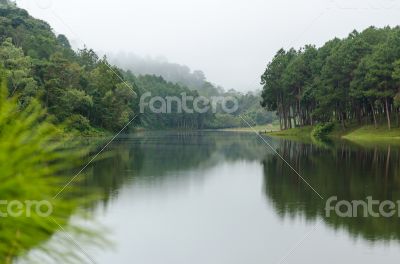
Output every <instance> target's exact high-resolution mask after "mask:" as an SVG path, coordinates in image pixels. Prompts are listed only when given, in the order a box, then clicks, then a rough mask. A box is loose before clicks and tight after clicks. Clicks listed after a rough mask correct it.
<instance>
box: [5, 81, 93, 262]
mask: <svg viewBox="0 0 400 264" xmlns="http://www.w3.org/2000/svg"><path fill="white" fill-rule="evenodd" d="M6 79H7V78H6V76H4V74H2V76H1V77H0V83H1V87H0V183H1V184H0V215H1V216H0V262H1V263H14V262H15V261H16V259H18V258H19V257H21V256H24V255H26V254H27V252H28V251H29V250H31V249H33V248H35V249H36V251H41V252H42V253H41V254H39V255H41V256H42V257H43V256H45V257H44V259H48V260H49V259H52V260H53V261H54V260H61V259H62V263H73V262H75V263H81V259H80V257H81V255H82V254H80V253H79V252H78V253H71V252H76V248H72V249H73V250H72V249H71V248H66V247H62V245H64V246H67V247H70V246H71V244H73V242H74V241H71V238H70V237H69V236H64V238H63V239H61V240H60V241H59V244H58V246H59V247H58V250H59V251H58V252H57V251H53V250H52V251H51V252H50V251H49V250H48V249H47V248H46V246H45V243H44V242H46V241H47V240H48V239H49V238H50V237H51V236H52V235H53V234H55V233H56V232H57V231H60V230H61V231H63V232H70V231H71V232H75V233H77V234H80V235H81V234H82V235H85V236H87V235H89V236H91V235H92V233H91V232H89V231H87V230H86V229H79V228H71V227H70V225H69V221H70V218H71V215H72V214H75V212H76V211H77V210H78V208H80V206H81V205H82V204H83V198H79V199H78V198H74V197H77V195H76V194H77V193H78V190H77V188H76V187H73V188H66V189H65V190H64V191H63V194H62V195H60V196H59V197H58V198H57V199H53V197H54V196H55V194H57V193H58V192H59V191H60V189H61V188H62V187H63V186H64V185H65V184H66V182H68V180H69V178H68V173H66V172H70V171H72V168H73V167H74V166H76V165H77V163H76V161H77V158H78V157H79V156H80V155H82V153H80V152H79V151H77V149H76V148H74V146H73V145H74V144H72V142H70V141H67V140H66V139H60V137H59V133H60V132H59V131H60V129H58V128H57V127H55V126H54V125H52V124H51V122H49V120H48V117H47V115H46V113H45V111H44V110H43V109H42V107H41V106H40V104H39V103H37V102H35V101H32V102H31V103H30V104H29V105H28V106H26V107H24V108H23V109H21V107H20V106H19V105H18V103H17V99H16V98H9V96H8V92H7V85H6ZM38 203H39V205H41V206H39V207H41V208H38V206H37V205H38ZM10 211H11V212H10ZM58 239H60V236H59V237H58ZM68 250H71V252H67V251H68ZM43 253H44V254H43ZM30 263H32V262H30ZM40 263H43V262H42V261H41V262H40Z"/></svg>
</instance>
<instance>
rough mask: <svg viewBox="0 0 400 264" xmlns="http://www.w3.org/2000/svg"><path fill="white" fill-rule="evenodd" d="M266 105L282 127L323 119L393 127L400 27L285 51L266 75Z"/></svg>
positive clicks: (399, 81)
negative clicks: (381, 124) (318, 45)
mask: <svg viewBox="0 0 400 264" xmlns="http://www.w3.org/2000/svg"><path fill="white" fill-rule="evenodd" d="M261 83H262V85H264V88H263V92H262V106H263V107H265V108H267V109H268V110H270V111H277V115H278V116H279V119H280V126H281V128H282V129H288V128H292V127H294V126H307V125H314V124H317V123H328V122H339V123H340V124H341V125H342V127H343V128H345V127H346V126H347V125H348V124H349V123H358V124H359V125H361V124H374V125H375V127H376V126H378V125H379V123H380V122H385V123H386V124H387V127H388V128H389V129H390V128H391V127H392V126H393V125H392V123H393V120H394V119H395V120H397V125H399V122H400V120H399V115H400V28H399V27H395V28H390V27H385V28H382V29H379V28H375V27H370V28H368V29H366V30H364V31H362V32H357V31H353V32H352V33H350V34H349V36H348V37H346V38H344V39H338V38H335V39H333V40H330V41H328V42H326V43H325V44H324V45H323V46H322V47H320V48H317V47H315V46H313V45H306V46H304V47H302V48H301V49H299V50H295V49H293V48H291V49H289V50H284V49H281V50H279V51H278V52H277V53H276V55H275V57H274V58H273V60H272V61H271V62H270V63H269V64H268V66H267V68H266V70H265V72H264V74H263V75H262V77H261Z"/></svg>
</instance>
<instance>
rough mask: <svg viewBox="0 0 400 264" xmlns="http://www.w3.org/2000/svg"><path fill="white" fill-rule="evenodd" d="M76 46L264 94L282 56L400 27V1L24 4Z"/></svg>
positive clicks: (38, 0)
mask: <svg viewBox="0 0 400 264" xmlns="http://www.w3.org/2000/svg"><path fill="white" fill-rule="evenodd" d="M16 2H17V4H18V5H19V6H20V7H22V8H25V9H27V10H28V11H29V12H30V13H31V15H33V16H34V17H37V18H40V19H43V20H45V21H47V22H48V23H50V25H51V26H52V27H53V28H54V30H55V32H57V33H62V34H65V35H66V36H67V37H68V38H69V39H70V40H71V42H72V43H75V44H76V45H78V44H79V45H82V44H83V43H85V44H86V45H87V46H88V47H90V48H93V49H94V50H97V51H103V52H114V53H117V52H119V51H125V52H133V53H135V54H137V55H141V56H147V55H149V56H165V57H166V58H168V60H169V61H170V62H176V63H179V64H185V65H187V66H189V67H190V68H192V69H200V70H203V71H204V72H205V74H206V76H207V78H208V79H209V80H210V81H211V82H214V83H216V84H219V85H222V86H223V87H224V88H226V89H229V88H235V89H237V90H240V91H248V90H254V89H255V88H259V87H260V86H259V82H260V75H261V74H262V72H263V71H264V68H265V66H266V65H267V63H268V61H270V60H271V58H272V57H273V55H274V54H275V52H276V51H277V50H278V49H279V48H281V47H284V48H288V47H291V46H294V47H296V48H298V47H300V46H303V45H304V44H316V45H321V44H323V43H324V42H326V41H327V40H329V39H332V38H333V37H335V36H338V37H345V36H346V35H347V34H348V33H350V32H351V31H352V30H353V29H357V30H362V29H365V28H366V27H368V26H370V25H374V26H378V27H382V26H385V25H391V26H395V25H397V24H400V0H109V1H106V0H17V1H16Z"/></svg>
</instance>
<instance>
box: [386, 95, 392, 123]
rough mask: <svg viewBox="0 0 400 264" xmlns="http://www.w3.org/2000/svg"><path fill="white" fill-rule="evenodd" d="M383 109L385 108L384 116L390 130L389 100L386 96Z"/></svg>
mask: <svg viewBox="0 0 400 264" xmlns="http://www.w3.org/2000/svg"><path fill="white" fill-rule="evenodd" d="M385 109H386V118H387V123H388V128H389V130H390V129H391V127H392V126H391V123H390V112H389V102H388V99H387V97H386V99H385Z"/></svg>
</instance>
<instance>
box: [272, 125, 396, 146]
mask: <svg viewBox="0 0 400 264" xmlns="http://www.w3.org/2000/svg"><path fill="white" fill-rule="evenodd" d="M312 130H313V127H312V126H307V127H302V128H293V129H289V130H282V131H276V132H272V133H268V134H269V135H271V136H277V137H285V138H298V139H309V138H311V132H312ZM328 137H330V138H343V139H347V140H350V141H369V142H374V141H380V142H384V141H386V142H387V141H391V142H392V141H397V140H399V142H400V128H398V127H394V128H392V129H391V130H389V129H388V128H387V126H386V125H385V124H382V125H379V126H378V127H377V128H375V127H374V126H373V125H366V126H359V125H357V124H348V125H347V127H346V129H345V130H343V129H342V127H341V126H340V124H336V125H335V128H334V130H333V131H332V132H331V133H330V134H329V135H328Z"/></svg>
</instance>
